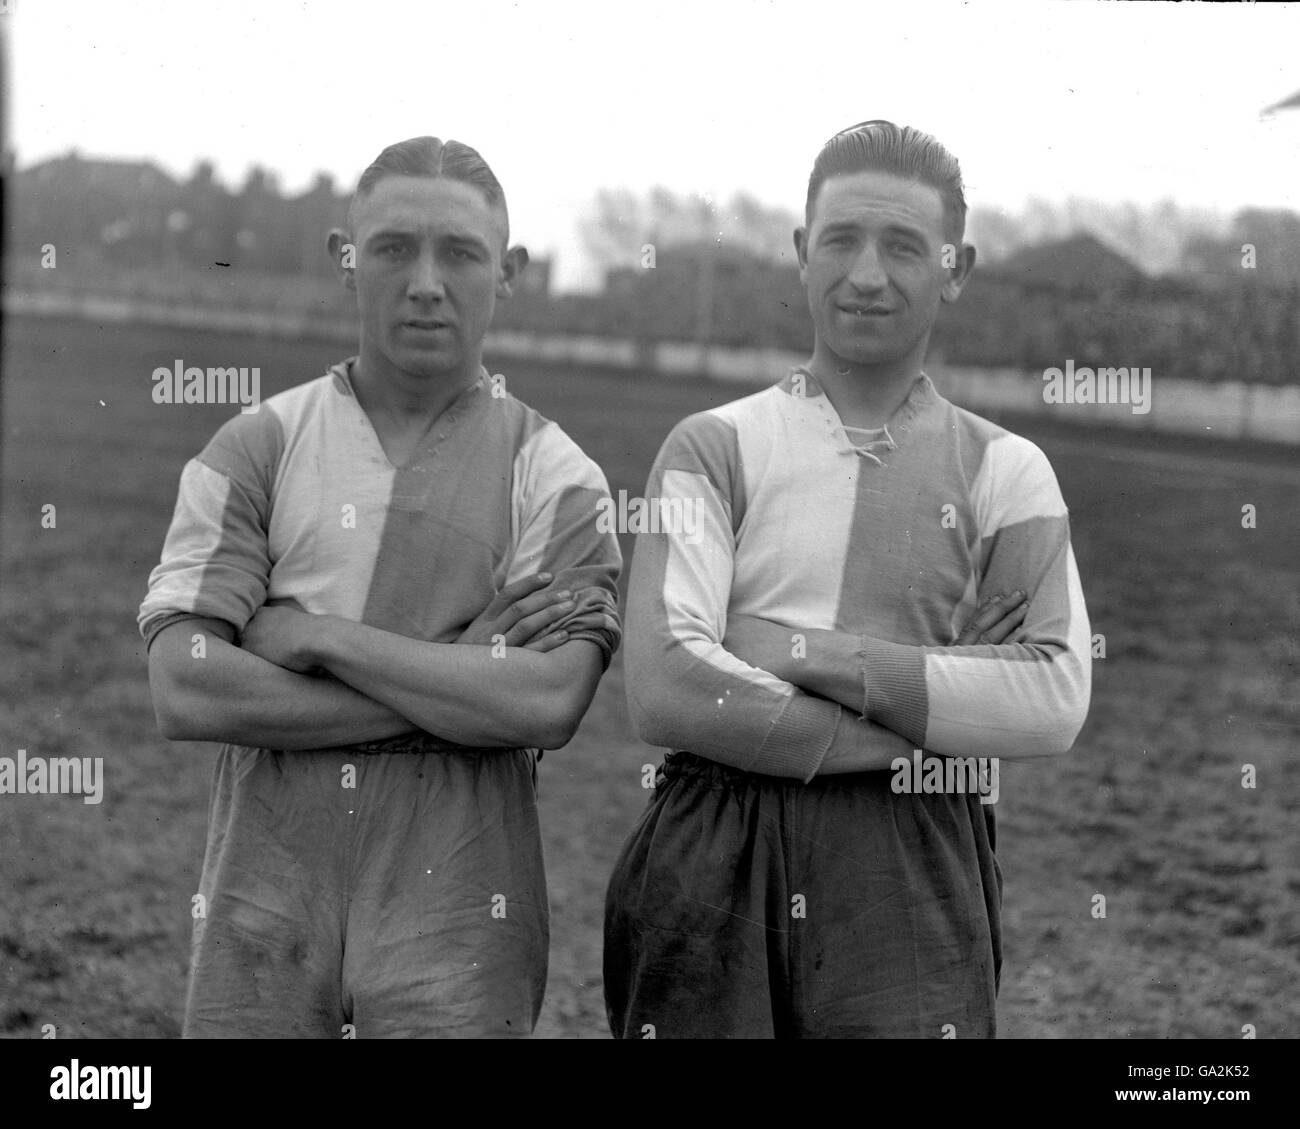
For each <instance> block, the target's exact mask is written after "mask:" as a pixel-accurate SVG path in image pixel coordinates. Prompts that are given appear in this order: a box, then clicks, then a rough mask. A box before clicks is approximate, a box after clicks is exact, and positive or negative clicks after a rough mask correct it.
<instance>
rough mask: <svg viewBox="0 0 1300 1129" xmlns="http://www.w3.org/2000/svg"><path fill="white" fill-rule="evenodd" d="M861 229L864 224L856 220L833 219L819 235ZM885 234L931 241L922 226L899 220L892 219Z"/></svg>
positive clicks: (924, 241) (820, 237)
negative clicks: (913, 225)
mask: <svg viewBox="0 0 1300 1129" xmlns="http://www.w3.org/2000/svg"><path fill="white" fill-rule="evenodd" d="M861 229H862V225H861V224H860V223H858V222H857V221H856V220H832V221H831V222H830V223H828V224H826V225H825V226H823V227H822V229H821V231H820V232H819V233H818V236H817V237H818V239H822V238H825V237H826V236H828V235H838V234H840V233H841V232H848V233H850V234H856V233H857V232H858V231H860V230H861ZM885 234H886V235H902V236H906V237H907V238H909V239H915V240H917V241H918V242H920V243H928V242H929V239H928V237H927V236H926V234H925V232H923V231H922V230H921V229H920V228H918V227H912V226H910V225H909V224H905V223H899V222H897V221H890V222H889V223H887V224H886V225H885Z"/></svg>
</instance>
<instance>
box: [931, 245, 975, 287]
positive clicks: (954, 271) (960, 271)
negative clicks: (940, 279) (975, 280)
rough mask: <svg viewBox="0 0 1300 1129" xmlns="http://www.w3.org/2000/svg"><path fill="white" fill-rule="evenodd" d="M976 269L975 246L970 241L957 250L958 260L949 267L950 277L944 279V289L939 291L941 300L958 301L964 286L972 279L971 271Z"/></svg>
mask: <svg viewBox="0 0 1300 1129" xmlns="http://www.w3.org/2000/svg"><path fill="white" fill-rule="evenodd" d="M949 246H951V245H949ZM974 269H975V248H974V247H972V246H971V245H970V244H969V243H963V244H962V245H961V248H960V249H959V250H958V251H957V261H956V262H955V263H953V264H952V266H950V267H948V268H947V270H948V277H947V279H946V280H945V281H944V284H943V289H942V290H940V291H939V299H940V301H943V302H955V301H957V299H958V297H960V295H961V291H962V287H964V286H965V285H966V283H967V281H968V280H969V279H970V275H971V271H973V270H974Z"/></svg>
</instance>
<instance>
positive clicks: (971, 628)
mask: <svg viewBox="0 0 1300 1129" xmlns="http://www.w3.org/2000/svg"><path fill="white" fill-rule="evenodd" d="M1028 610H1029V602H1028V599H1027V595H1026V593H1025V592H1024V591H1023V590H1021V589H1019V588H1018V589H1016V591H1014V592H1012V593H1010V594H1009V595H1003V594H1002V593H1001V592H997V593H995V594H994V595H992V596H989V597H988V598H987V599H986V600H984V601H983V602H982V603H981V604H980V606H979V607H978V608H977V609H976V611H975V614H974V616H972V617H971V620H970V622H969V623H968V624H967V625H966V626H965V627H964V628H963V629H962V631H961V634H960V635H958V636H957V642H956V646H959V647H969V646H972V645H974V644H977V643H1001V642H1003V641H1004V640H1005V639H1006V637H1007V636H1008V635H1010V634H1011V633H1012V632H1013V631H1014V630H1015V629H1016V628H1017V627H1019V626H1020V624H1021V623H1023V622H1024V619H1025V614H1026V612H1027V611H1028Z"/></svg>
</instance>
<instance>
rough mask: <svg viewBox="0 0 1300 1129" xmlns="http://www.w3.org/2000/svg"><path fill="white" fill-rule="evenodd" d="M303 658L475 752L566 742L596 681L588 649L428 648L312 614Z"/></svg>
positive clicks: (593, 651) (595, 657) (595, 656)
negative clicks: (311, 634)
mask: <svg viewBox="0 0 1300 1129" xmlns="http://www.w3.org/2000/svg"><path fill="white" fill-rule="evenodd" d="M319 619H320V621H321V622H320V623H319V624H318V625H317V627H318V630H317V631H316V632H315V638H314V640H313V642H312V644H311V654H310V656H309V657H310V659H311V660H313V661H314V662H315V663H316V664H318V665H319V666H321V667H324V668H325V669H326V670H328V671H329V672H330V673H331V674H333V675H334V676H335V677H336V678H339V679H341V680H342V681H343V682H346V683H347V684H348V685H349V686H352V687H353V688H354V689H356V690H359V691H360V692H361V693H363V694H365V695H367V696H370V697H373V698H374V699H375V700H376V701H379V702H382V703H384V704H385V705H387V706H389V707H390V708H391V709H393V710H395V711H396V712H397V713H399V714H401V715H402V716H404V717H409V718H410V719H411V720H412V721H413V722H415V723H416V724H417V725H418V726H420V728H422V729H426V730H428V731H429V732H431V733H436V734H438V735H439V736H441V737H444V738H446V739H448V740H451V741H456V742H458V743H460V744H463V745H470V746H475V747H496V746H504V747H512V748H513V747H538V748H544V749H554V748H559V747H560V746H562V745H564V744H566V743H567V742H568V740H569V739H570V737H571V736H572V734H573V731H574V730H575V729H576V728H577V725H578V722H579V721H580V720H581V718H582V715H583V713H585V712H586V709H587V706H588V705H589V704H590V702H591V697H592V694H593V693H594V692H595V687H596V682H597V681H598V680H599V676H600V668H601V664H600V652H599V649H598V648H597V647H596V645H595V644H594V643H590V642H586V641H575V642H570V643H567V644H565V645H564V646H562V647H559V648H557V649H556V650H555V651H552V652H549V653H546V654H542V653H539V652H536V651H531V650H525V649H523V648H517V647H504V648H501V649H500V650H499V651H498V650H496V649H495V648H493V647H486V646H471V645H468V644H460V643H427V642H423V641H421V640H418V639H408V638H405V637H404V636H401V635H396V634H393V633H392V632H388V631H381V630H378V629H377V628H373V627H368V626H366V625H365V624H361V623H354V622H352V621H350V620H344V619H339V618H337V617H334V616H321V617H319Z"/></svg>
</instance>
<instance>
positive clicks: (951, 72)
mask: <svg viewBox="0 0 1300 1129" xmlns="http://www.w3.org/2000/svg"><path fill="white" fill-rule="evenodd" d="M450 8H451V5H450V4H448V3H446V2H445V0H444V2H437V3H427V2H425V0H403V2H390V0H365V2H364V3H356V2H353V3H335V2H321V3H316V2H313V3H301V2H290V0H260V2H259V0H253V2H248V3H237V2H222V0H204V2H201V3H188V4H187V3H176V2H175V0H173V2H172V3H161V2H154V0H132V2H130V3H118V4H109V3H104V2H103V0H87V2H82V0H68V2H62V0H0V9H7V14H0V29H2V30H3V34H4V37H5V40H6V47H7V52H8V67H7V71H8V88H7V90H6V91H5V95H6V97H5V127H6V144H7V146H8V147H9V148H11V149H13V150H14V151H15V152H16V155H17V159H18V163H19V165H20V167H21V166H25V165H28V164H31V163H33V162H35V161H38V160H41V159H44V158H46V157H50V156H54V155H57V154H61V153H66V152H67V151H68V150H69V149H70V148H73V147H75V148H77V149H78V150H79V151H80V152H81V154H82V155H83V156H102V157H128V158H150V159H153V160H155V161H157V162H158V163H159V164H160V165H161V166H162V167H163V168H165V169H167V170H168V171H169V172H171V173H173V174H174V175H178V176H182V177H183V176H188V174H189V173H190V172H191V171H192V169H193V167H194V165H195V163H196V162H197V161H198V160H199V159H201V158H205V157H206V158H210V159H211V160H213V162H214V163H215V165H216V168H217V174H218V176H219V177H220V178H221V179H222V180H223V181H225V182H226V183H227V184H228V185H231V186H232V187H234V186H238V184H240V183H241V182H242V180H243V178H244V176H245V175H246V173H247V170H248V168H249V167H250V166H251V165H253V164H261V165H263V166H265V167H267V168H269V169H272V170H274V171H275V172H276V173H277V174H278V175H279V177H280V184H281V188H282V189H283V190H285V191H290V192H297V191H300V190H302V189H304V188H306V187H307V186H308V185H309V184H310V183H311V181H312V179H313V178H314V176H315V174H316V172H317V171H318V170H320V171H328V172H330V173H332V174H333V175H334V177H335V180H336V182H337V184H338V185H339V186H340V187H343V186H346V187H351V186H352V185H353V184H354V183H355V180H356V178H357V176H358V175H359V173H360V172H361V170H362V169H363V168H364V167H365V166H366V165H367V164H368V163H369V162H370V160H371V159H372V158H373V157H374V156H375V155H376V154H377V153H378V152H379V150H380V149H382V148H383V147H384V146H385V145H387V144H389V143H390V142H393V141H398V140H402V139H404V138H407V137H412V136H416V135H420V134H428V133H432V134H436V135H438V136H440V137H444V138H447V137H455V138H458V139H460V140H462V141H465V142H468V143H469V144H471V145H473V146H474V147H475V148H477V149H478V150H479V151H480V152H481V153H482V154H483V155H484V157H485V158H486V159H487V160H488V162H489V163H490V164H491V165H492V167H493V169H494V170H495V171H496V173H497V176H498V177H499V179H500V180H501V182H502V183H503V185H504V186H505V189H506V194H507V198H508V200H509V203H510V211H511V226H512V235H513V236H514V237H515V238H516V239H517V240H518V241H520V242H523V243H526V244H527V245H528V246H529V248H530V250H531V251H532V252H533V254H534V255H548V254H549V255H552V256H554V257H555V258H556V271H557V279H556V281H557V283H558V284H559V285H560V286H561V287H564V288H568V287H574V286H583V285H590V284H591V283H592V282H593V281H594V279H591V278H588V277H587V275H590V274H591V273H592V272H593V269H594V268H592V267H589V266H587V265H586V264H584V262H583V256H582V254H581V251H580V246H581V244H580V239H579V235H578V227H577V225H578V217H579V216H580V214H581V213H582V211H583V207H584V205H585V204H586V203H587V202H588V201H590V199H591V197H592V196H593V195H594V193H595V192H596V190H597V189H598V188H601V187H628V188H631V189H634V190H637V191H644V190H646V189H648V188H649V187H650V186H652V185H654V184H663V185H666V186H667V187H669V188H671V189H673V190H674V191H677V192H699V193H707V194H710V195H712V196H714V197H722V198H726V197H727V196H729V195H730V194H731V193H732V192H734V191H736V190H737V189H744V190H746V191H748V192H750V193H751V194H753V195H754V196H756V197H758V198H759V199H760V200H762V201H764V202H765V203H768V204H774V205H781V206H784V207H787V208H791V209H794V210H799V209H800V208H801V207H802V202H803V193H804V189H805V188H806V185H807V177H808V172H809V169H810V167H811V165H812V161H813V158H814V157H815V156H816V153H817V150H818V149H819V148H820V146H821V144H822V142H824V141H825V140H826V138H827V137H829V136H830V135H831V134H833V133H835V132H836V131H838V130H839V129H842V128H843V127H845V126H847V125H851V124H853V123H855V122H858V121H861V120H864V119H867V118H889V119H892V120H894V121H896V122H899V123H900V124H910V125H914V126H917V127H919V128H921V129H924V130H926V131H927V132H930V133H932V134H934V135H935V136H936V137H938V138H939V139H940V140H941V141H942V142H943V143H944V144H945V145H946V146H947V147H948V148H949V149H950V150H952V151H953V152H954V153H955V154H956V155H957V157H958V159H959V160H960V161H961V164H962V169H963V173H964V176H965V181H966V189H967V199H968V201H969V203H970V204H971V205H972V206H976V205H981V204H984V205H988V204H996V205H1001V206H1004V207H1012V208H1014V207H1018V206H1020V205H1021V204H1023V202H1024V201H1025V200H1026V199H1028V198H1030V197H1033V196H1038V197H1043V198H1046V199H1050V200H1058V201H1063V200H1064V199H1066V198H1067V197H1069V196H1079V197H1088V198H1093V199H1099V200H1105V201H1112V202H1120V201H1124V200H1132V201H1135V202H1137V203H1142V204H1151V203H1155V202H1157V201H1159V200H1163V199H1173V200H1175V201H1176V202H1177V203H1178V204H1180V205H1184V206H1193V207H1203V208H1215V209H1220V210H1223V211H1225V212H1231V211H1233V210H1235V209H1236V208H1238V207H1241V206H1244V205H1258V206H1265V207H1289V208H1293V209H1296V210H1300V110H1291V111H1287V112H1283V113H1279V114H1277V115H1274V116H1273V117H1271V118H1268V119H1261V116H1260V111H1261V110H1262V109H1263V108H1264V107H1265V106H1268V105H1270V104H1272V103H1275V102H1278V101H1280V100H1282V99H1284V98H1286V97H1288V96H1289V95H1291V94H1293V93H1295V92H1296V91H1297V90H1300V54H1297V52H1296V49H1295V48H1296V45H1297V44H1300V4H1296V3H1289V4H1276V5H1274V4H1268V5H1265V4H1261V5H1253V4H1252V5H1237V4H1190V3H1189V4H1167V3H1119V4H1114V3H1102V2H1097V0H1068V2H1067V0H1048V2H1043V0H1036V2H1033V3H1020V2H1018V0H1001V2H996V3H994V2H989V0H980V2H973V3H965V4H963V3H959V2H955V0H954V2H947V0H942V2H941V0H934V2H931V3H926V2H925V0H908V2H880V0H853V2H848V3H832V2H818V0H769V2H762V0H688V2H679V0H656V2H655V3H653V4H651V3H640V2H638V3H633V4H625V5H620V4H616V3H614V2H612V0H607V2H603V3H600V2H579V0H550V2H545V3H542V2H521V3H506V2H502V0H470V2H466V3H462V4H461V5H460V6H459V9H460V10H459V11H450V10H449V9H450Z"/></svg>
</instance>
